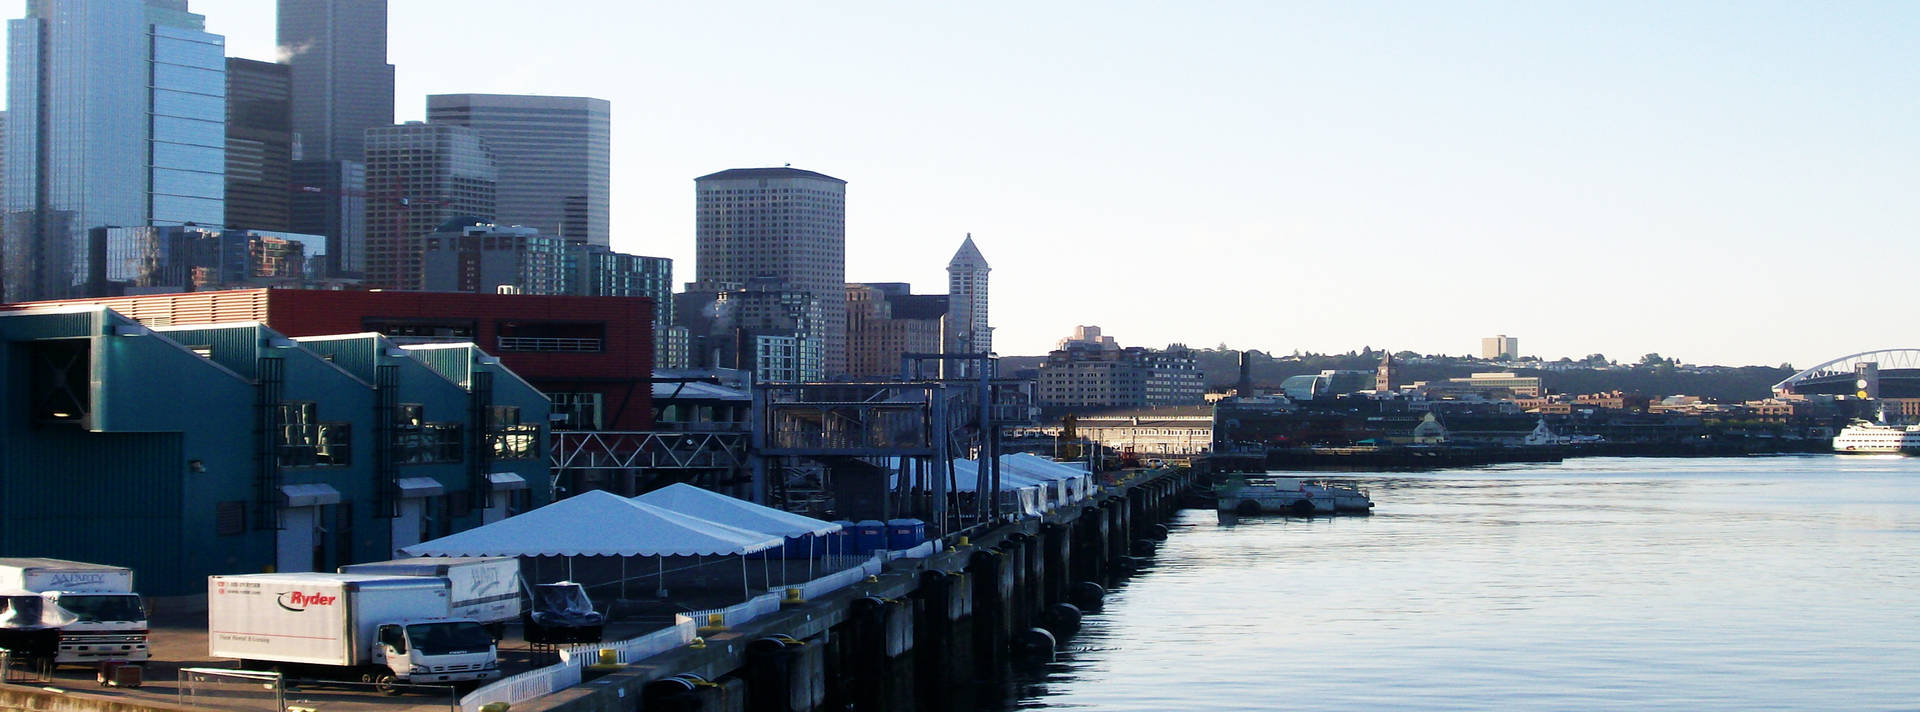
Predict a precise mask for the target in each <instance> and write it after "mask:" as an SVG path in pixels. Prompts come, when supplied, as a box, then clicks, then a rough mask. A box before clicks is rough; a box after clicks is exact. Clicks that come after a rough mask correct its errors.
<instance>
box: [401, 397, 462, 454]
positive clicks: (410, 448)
mask: <svg viewBox="0 0 1920 712" xmlns="http://www.w3.org/2000/svg"><path fill="white" fill-rule="evenodd" d="M393 421H394V422H393V458H394V462H397V463H400V464H403V465H420V464H434V463H450V462H460V461H462V460H465V459H466V451H465V445H466V438H465V437H464V435H465V429H464V428H463V427H461V425H460V424H459V423H429V422H426V408H425V407H424V406H421V405H420V404H418V403H401V404H400V405H398V406H395V407H394V409H393Z"/></svg>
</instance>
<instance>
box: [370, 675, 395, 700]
mask: <svg viewBox="0 0 1920 712" xmlns="http://www.w3.org/2000/svg"><path fill="white" fill-rule="evenodd" d="M373 689H376V690H379V691H380V694H382V695H386V696H388V697H394V696H397V695H399V694H400V679H399V678H397V677H394V676H393V673H391V672H383V673H380V674H379V675H378V676H377V677H375V678H373Z"/></svg>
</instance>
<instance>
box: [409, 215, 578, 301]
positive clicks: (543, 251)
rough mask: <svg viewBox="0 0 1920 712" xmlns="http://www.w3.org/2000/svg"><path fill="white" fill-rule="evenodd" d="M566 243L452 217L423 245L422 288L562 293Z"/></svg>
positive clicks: (525, 229)
mask: <svg viewBox="0 0 1920 712" xmlns="http://www.w3.org/2000/svg"><path fill="white" fill-rule="evenodd" d="M569 257H570V255H569V254H568V251H567V242H566V241H565V240H562V239H560V238H557V237H553V236H550V235H542V234H540V231H539V230H535V229H533V228H530V227H520V226H512V227H503V226H500V225H494V224H491V223H488V222H485V221H482V220H476V219H471V218H454V219H452V220H448V221H447V222H446V224H444V225H441V226H440V227H439V229H437V230H434V232H433V233H432V234H429V235H427V236H426V237H425V239H423V240H422V241H421V252H420V264H421V274H420V289H423V290H425V291H429V292H471V293H476V294H495V293H500V294H566V293H568V290H567V282H568V279H569V277H570V275H569V272H570V270H569V269H568V266H569V265H568V263H569V262H570V261H571V260H570V259H569Z"/></svg>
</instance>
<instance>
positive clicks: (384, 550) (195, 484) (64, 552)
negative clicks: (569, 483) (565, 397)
mask: <svg viewBox="0 0 1920 712" xmlns="http://www.w3.org/2000/svg"><path fill="white" fill-rule="evenodd" d="M0 373H4V374H5V375H4V380H0V399H4V402H5V403H7V404H8V405H7V406H6V407H0V552H4V553H5V554H7V555H11V556H46V557H57V558H65V559H76V560H81V561H92V562H98V563H106V564H118V565H123V566H130V567H133V568H134V569H135V571H136V574H137V576H138V580H139V582H140V586H141V591H142V593H146V594H148V595H162V596H165V595H177V594H189V593H197V592H200V591H203V590H205V586H206V577H207V576H208V575H209V574H223V573H242V572H255V571H269V570H279V571H308V570H322V571H330V570H332V569H333V567H335V566H337V565H340V564H344V563H351V562H356V561H374V560H381V559H387V558H391V557H392V555H393V551H394V549H395V548H396V547H399V546H405V545H408V544H412V543H416V542H419V541H422V540H424V539H431V538H434V537H438V536H442V535H445V534H449V533H452V532H454V531H460V530H464V529H467V528H471V527H474V526H478V525H479V524H481V523H483V522H486V521H493V520H495V519H498V518H501V517H504V516H507V515H509V514H511V513H514V512H517V511H522V510H524V509H527V508H531V507H537V506H540V505H542V504H545V503H546V502H548V501H550V499H551V496H550V493H549V492H548V489H547V486H546V483H547V482H548V478H547V469H546V452H545V449H546V438H545V436H546V429H547V427H548V425H547V423H548V412H549V406H548V401H547V399H546V397H545V396H544V395H542V394H541V393H540V392H539V391H538V390H535V389H534V388H533V387H532V386H531V385H528V384H527V383H526V382H525V381H524V380H522V379H521V378H520V377H519V376H517V375H515V374H514V373H513V371H511V370H508V369H507V368H506V367H504V366H503V365H502V364H501V363H500V360H499V359H497V358H495V357H493V356H490V355H488V354H487V353H485V352H483V351H481V350H480V349H479V348H477V347H475V346H474V345H473V344H470V343H443V344H417V345H400V344H396V343H394V342H393V341H391V340H389V339H387V338H386V337H384V336H381V335H379V334H371V333H363V334H348V335H334V336H316V337H309V338H290V337H288V336H285V335H283V334H282V333H280V332H278V331H275V330H273V329H270V328H268V327H266V326H264V325H261V324H259V323H257V322H238V323H219V324H208V325H199V326H172V327H158V328H150V327H148V326H145V325H142V324H140V323H139V322H136V321H134V320H132V319H129V318H127V317H125V316H122V315H121V314H119V313H117V312H115V311H113V310H111V309H108V308H106V307H102V306H62V307H32V308H19V307H13V308H9V309H8V310H6V311H0Z"/></svg>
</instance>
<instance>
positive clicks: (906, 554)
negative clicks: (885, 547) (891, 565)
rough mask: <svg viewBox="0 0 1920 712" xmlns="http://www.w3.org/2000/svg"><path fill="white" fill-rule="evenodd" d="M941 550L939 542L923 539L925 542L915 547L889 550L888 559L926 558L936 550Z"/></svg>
mask: <svg viewBox="0 0 1920 712" xmlns="http://www.w3.org/2000/svg"><path fill="white" fill-rule="evenodd" d="M939 550H940V543H939V542H934V541H923V542H920V545H919V546H916V547H913V548H911V549H900V550H897V551H889V552H887V560H888V561H892V560H894V559H924V558H927V557H929V556H933V554H934V552H937V551H939Z"/></svg>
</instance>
